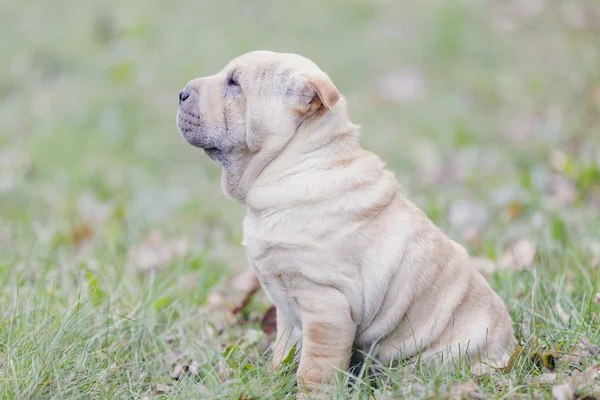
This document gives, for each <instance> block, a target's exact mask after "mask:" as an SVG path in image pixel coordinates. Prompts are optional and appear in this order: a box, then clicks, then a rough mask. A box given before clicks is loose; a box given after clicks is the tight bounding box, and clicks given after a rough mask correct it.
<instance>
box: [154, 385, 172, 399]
mask: <svg viewBox="0 0 600 400" xmlns="http://www.w3.org/2000/svg"><path fill="white" fill-rule="evenodd" d="M169 389H170V388H169V386H167V385H165V384H164V383H159V384H158V385H156V389H154V394H155V395H157V396H159V395H161V394H165V393H166V392H168V391H169Z"/></svg>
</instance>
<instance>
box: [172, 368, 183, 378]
mask: <svg viewBox="0 0 600 400" xmlns="http://www.w3.org/2000/svg"><path fill="white" fill-rule="evenodd" d="M182 374H183V367H182V366H181V365H176V366H175V368H174V369H173V372H171V378H173V379H175V380H176V381H178V380H179V379H180V378H181V375H182Z"/></svg>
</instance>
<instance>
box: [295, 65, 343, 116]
mask: <svg viewBox="0 0 600 400" xmlns="http://www.w3.org/2000/svg"><path fill="white" fill-rule="evenodd" d="M296 93H297V97H298V102H299V106H300V111H301V112H302V113H306V114H312V113H314V112H316V111H317V110H319V109H324V110H325V111H328V110H331V109H332V108H333V106H335V104H336V103H337V102H338V100H339V99H340V92H339V91H338V89H337V88H336V87H335V85H334V84H333V82H332V81H331V79H329V77H328V76H327V74H325V73H323V72H321V73H314V74H310V75H303V76H302V77H301V78H300V83H299V87H298V88H297V92H296Z"/></svg>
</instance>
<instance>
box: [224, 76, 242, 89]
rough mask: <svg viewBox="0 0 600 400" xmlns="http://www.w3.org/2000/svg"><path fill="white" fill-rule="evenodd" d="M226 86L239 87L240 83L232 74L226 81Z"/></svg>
mask: <svg viewBox="0 0 600 400" xmlns="http://www.w3.org/2000/svg"><path fill="white" fill-rule="evenodd" d="M227 86H233V87H239V86H240V83H239V82H238V81H237V80H236V79H235V78H234V77H233V76H231V77H230V78H229V80H228V81H227Z"/></svg>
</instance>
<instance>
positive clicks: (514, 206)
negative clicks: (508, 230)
mask: <svg viewBox="0 0 600 400" xmlns="http://www.w3.org/2000/svg"><path fill="white" fill-rule="evenodd" d="M524 208H525V206H524V205H523V203H522V202H520V201H516V200H515V201H512V202H511V203H510V204H509V205H508V209H507V211H508V219H509V220H510V221H514V220H515V219H517V218H519V216H521V214H522V213H523V209H524Z"/></svg>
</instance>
